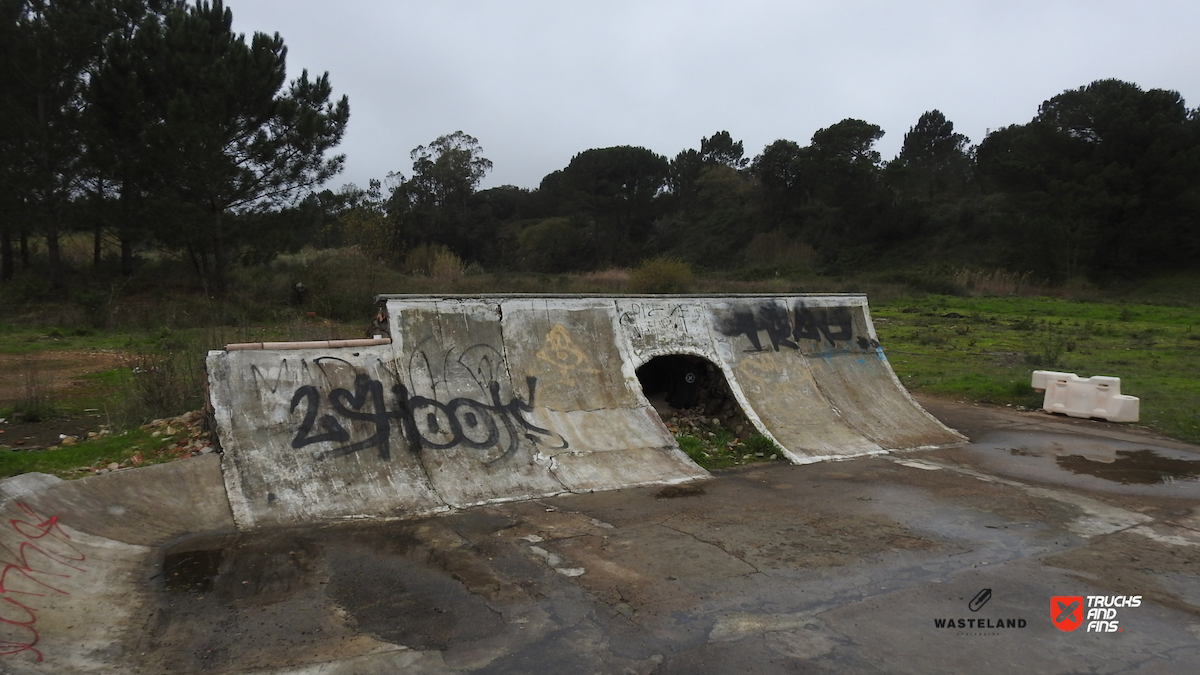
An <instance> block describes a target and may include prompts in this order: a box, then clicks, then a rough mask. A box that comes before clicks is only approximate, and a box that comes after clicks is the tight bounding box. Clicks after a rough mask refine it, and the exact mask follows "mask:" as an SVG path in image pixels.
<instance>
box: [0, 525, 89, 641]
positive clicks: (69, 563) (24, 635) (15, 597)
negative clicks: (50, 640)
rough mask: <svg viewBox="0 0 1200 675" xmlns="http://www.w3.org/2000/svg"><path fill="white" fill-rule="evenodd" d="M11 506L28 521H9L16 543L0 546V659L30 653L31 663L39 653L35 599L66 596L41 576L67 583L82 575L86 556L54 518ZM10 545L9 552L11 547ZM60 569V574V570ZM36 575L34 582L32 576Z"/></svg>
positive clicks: (1, 544)
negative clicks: (74, 574) (53, 595)
mask: <svg viewBox="0 0 1200 675" xmlns="http://www.w3.org/2000/svg"><path fill="white" fill-rule="evenodd" d="M17 507H18V508H20V509H21V510H22V511H24V512H25V514H26V515H27V516H29V518H30V520H32V521H33V522H30V521H29V520H21V519H19V518H13V519H11V520H9V521H8V524H9V527H11V528H12V530H13V531H14V532H16V534H17V538H16V540H17V543H15V544H10V543H9V542H6V541H0V551H3V553H2V554H0V565H3V569H2V570H0V656H12V655H14V654H20V653H22V652H30V653H31V654H33V655H34V657H35V658H36V659H37V661H39V662H40V661H41V660H42V653H41V651H39V650H38V649H37V647H36V645H37V643H38V641H39V639H40V635H39V634H38V631H37V629H36V628H34V624H36V623H37V611H38V610H37V608H36V607H35V606H34V605H36V604H39V603H38V602H37V600H35V598H43V597H46V596H47V595H48V594H50V593H59V594H61V595H69V593H67V592H66V591H64V590H62V589H61V588H58V587H57V586H54V585H52V584H50V583H47V581H53V580H50V579H47V577H58V578H60V579H69V578H70V577H71V574H72V572H69V571H68V570H74V571H75V572H85V571H87V570H85V569H84V568H83V567H80V566H79V563H82V562H83V561H84V560H86V556H84V554H83V553H82V552H81V551H80V550H79V549H78V548H76V547H75V546H74V545H73V544H72V543H71V537H70V536H68V535H67V533H66V532H63V530H62V527H61V526H59V524H58V516H50V517H49V518H43V517H41V516H39V515H38V514H37V513H35V512H34V510H33V509H32V508H30V507H29V505H28V504H24V503H20V502H18V503H17ZM14 546H15V548H14ZM64 568H65V569H64ZM35 574H36V575H39V576H38V577H35V576H33V575H35ZM55 583H57V582H55Z"/></svg>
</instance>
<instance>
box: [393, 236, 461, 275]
mask: <svg viewBox="0 0 1200 675" xmlns="http://www.w3.org/2000/svg"><path fill="white" fill-rule="evenodd" d="M464 267H465V266H464V265H463V261H462V258H459V257H458V256H457V255H455V254H454V252H453V251H451V250H450V249H448V248H446V247H445V246H442V245H440V244H422V245H420V246H418V247H416V248H414V249H413V250H411V251H409V252H408V254H406V255H405V256H404V271H405V272H408V273H409V274H418V275H421V276H425V277H431V278H434V279H458V278H459V277H461V276H463V273H464V272H463V270H464Z"/></svg>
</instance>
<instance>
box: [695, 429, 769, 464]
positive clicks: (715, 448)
mask: <svg viewBox="0 0 1200 675" xmlns="http://www.w3.org/2000/svg"><path fill="white" fill-rule="evenodd" d="M698 434H699V435H694V434H690V433H679V434H676V435H675V440H676V441H677V442H678V443H679V449H680V450H683V452H684V453H685V454H686V455H687V456H688V457H690V458H691V460H692V461H693V462H695V463H697V464H699V465H700V466H701V467H703V468H705V469H707V470H709V471H714V470H716V469H725V468H728V467H731V466H737V465H739V464H747V463H750V462H764V461H771V460H773V459H781V458H782V457H783V454H782V452H781V451H780V450H779V446H778V445H775V442H774V441H772V440H771V439H769V438H767V437H766V436H763V435H761V434H751V435H750V436H749V437H747V438H746V440H745V441H742V440H741V439H738V438H736V437H734V435H733V432H731V431H729V430H728V429H725V428H717V429H715V430H714V431H711V432H709V431H701V432H698Z"/></svg>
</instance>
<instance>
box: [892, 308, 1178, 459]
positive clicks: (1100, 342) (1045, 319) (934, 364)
mask: <svg viewBox="0 0 1200 675" xmlns="http://www.w3.org/2000/svg"><path fill="white" fill-rule="evenodd" d="M871 313H872V316H873V318H874V320H875V328H876V331H877V332H878V334H879V340H880V342H881V343H882V344H883V348H884V351H885V353H886V354H887V357H888V360H889V362H890V363H891V365H892V368H893V369H894V370H895V371H896V375H897V376H898V377H899V378H900V381H901V382H903V383H904V385H905V386H906V387H908V388H909V389H913V390H917V391H924V392H928V393H932V394H938V395H942V396H949V397H954V398H957V399H960V400H971V401H979V402H985V403H996V404H1001V405H1011V406H1022V407H1027V408H1040V407H1041V403H1042V395H1041V394H1037V393H1036V392H1034V391H1033V388H1032V387H1030V379H1031V375H1032V373H1033V371H1034V370H1038V369H1041V370H1057V371H1063V372H1072V373H1076V374H1078V375H1079V376H1081V377H1088V376H1091V375H1109V376H1116V377H1120V378H1121V391H1122V393H1124V394H1128V395H1131V396H1137V397H1138V398H1140V399H1141V422H1140V423H1139V424H1140V425H1141V426H1144V427H1147V428H1150V429H1153V430H1155V431H1158V432H1160V433H1163V434H1166V435H1168V436H1173V437H1176V438H1180V439H1184V440H1188V441H1191V442H1200V423H1198V422H1197V420H1200V308H1198V307H1195V306H1188V305H1165V304H1164V305H1149V304H1128V303H1120V302H1093V301H1075V300H1065V299H1061V298H1021V297H978V298H971V297H957V296H938V295H930V296H923V297H913V296H907V297H900V298H895V299H892V300H885V301H881V302H876V303H873V304H872V305H871Z"/></svg>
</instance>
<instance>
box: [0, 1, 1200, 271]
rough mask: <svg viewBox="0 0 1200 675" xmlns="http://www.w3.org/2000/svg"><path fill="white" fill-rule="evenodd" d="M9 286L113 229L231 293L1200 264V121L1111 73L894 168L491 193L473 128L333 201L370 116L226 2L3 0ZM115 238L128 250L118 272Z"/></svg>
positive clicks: (665, 176) (584, 178)
mask: <svg viewBox="0 0 1200 675" xmlns="http://www.w3.org/2000/svg"><path fill="white" fill-rule="evenodd" d="M0 8H2V11H3V17H2V25H0V30H2V31H3V34H0V58H2V59H3V60H2V61H0V91H3V92H4V95H3V97H2V98H0V101H2V102H3V103H2V108H0V174H2V175H0V279H3V280H9V279H11V278H13V275H14V272H15V271H16V270H17V269H18V268H19V267H20V268H30V267H31V266H35V267H36V265H35V262H36V261H31V260H30V249H31V248H32V246H31V242H30V240H31V239H33V240H35V241H41V242H44V244H45V251H46V254H45V263H44V270H45V271H44V278H45V281H46V283H47V284H48V285H49V286H51V287H53V288H61V287H63V285H64V284H65V276H64V264H63V261H62V260H61V252H60V251H59V242H60V240H61V238H62V237H64V236H66V235H67V234H71V233H79V232H87V233H89V234H90V235H91V236H92V237H93V241H94V243H95V245H94V259H93V267H94V269H95V270H97V274H99V273H100V272H101V271H102V270H104V269H106V268H105V265H109V267H110V268H111V270H112V273H114V274H124V275H130V274H133V272H134V271H135V269H136V267H137V265H138V264H139V256H138V254H139V252H141V251H147V250H152V249H157V250H169V251H173V252H175V253H177V254H178V255H180V256H182V257H183V258H184V259H186V260H187V261H188V262H189V264H190V266H191V267H192V268H193V269H194V271H195V273H196V276H197V278H198V279H199V280H200V281H201V282H202V283H203V285H204V287H205V288H206V289H209V290H212V291H216V292H219V291H221V290H222V289H223V287H224V286H225V284H226V283H227V275H228V271H229V269H230V266H231V265H234V264H254V263H257V262H262V261H265V260H268V259H270V257H272V256H274V255H276V254H278V253H280V252H283V251H288V250H296V249H298V248H300V247H302V246H306V245H311V246H316V247H342V246H358V247H359V248H360V249H361V250H363V251H364V252H366V253H368V254H369V255H371V256H373V257H375V258H377V259H378V260H380V261H381V262H383V263H386V264H393V265H405V264H407V265H409V266H410V267H412V266H414V265H415V264H416V263H415V262H414V261H415V260H420V259H421V256H422V255H425V256H426V257H427V256H428V254H429V252H430V251H447V252H452V253H453V254H454V255H455V256H456V257H457V259H460V260H462V261H465V262H467V263H473V264H476V265H478V266H480V267H482V268H483V269H489V270H512V271H526V272H548V273H554V272H568V271H581V270H591V269H603V268H608V267H613V266H632V265H636V264H637V263H638V262H639V261H641V260H644V259H646V258H649V257H654V256H661V255H666V256H670V257H673V258H677V259H679V260H683V261H686V262H689V263H691V264H693V265H695V266H697V267H700V268H707V269H721V270H729V269H737V270H742V271H743V272H744V273H746V274H772V273H780V272H788V271H789V270H790V269H794V268H805V269H809V270H817V271H820V272H823V273H827V274H846V273H851V272H855V271H860V270H866V269H881V268H882V269H903V268H906V267H911V266H914V265H941V266H976V267H994V268H1002V269H1009V270H1013V271H1016V272H1021V273H1024V272H1032V273H1034V274H1037V275H1038V276H1040V277H1042V278H1046V279H1050V280H1056V281H1063V280H1067V279H1071V278H1077V277H1090V278H1092V279H1095V280H1105V279H1112V278H1128V277H1135V276H1139V275H1146V274H1151V273H1158V272H1162V271H1169V270H1176V269H1196V268H1197V267H1198V264H1197V255H1198V254H1200V225H1198V223H1200V111H1198V110H1196V109H1188V108H1187V107H1186V104H1185V102H1184V100H1183V98H1182V97H1181V96H1180V95H1179V94H1178V93H1177V92H1173V91H1166V90H1161V89H1150V90H1143V89H1142V88H1140V87H1139V86H1137V85H1136V84H1133V83H1129V82H1123V81H1119V80H1100V81H1097V82H1093V83H1091V84H1089V85H1086V86H1083V87H1080V88H1079V89H1075V90H1069V91H1065V92H1063V93H1061V94H1058V95H1056V96H1054V97H1052V98H1050V99H1049V100H1047V101H1046V102H1045V103H1043V104H1042V105H1041V106H1040V108H1039V110H1038V112H1037V115H1036V116H1034V117H1033V119H1032V120H1030V121H1028V122H1026V123H1024V124H1014V125H1012V126H1008V127H1004V128H1001V129H998V130H996V131H994V132H991V133H989V134H988V135H987V136H986V137H985V138H984V139H983V140H982V141H981V142H980V143H979V144H978V145H970V144H969V141H968V139H967V138H966V137H965V136H963V135H961V134H959V133H956V132H955V131H954V125H953V123H952V122H951V121H950V120H948V119H946V117H945V116H944V115H943V114H942V113H941V112H939V111H937V110H931V111H928V112H926V113H925V114H923V115H921V116H920V118H919V119H918V120H916V121H915V123H914V125H913V126H912V127H911V128H910V129H909V131H908V132H907V133H906V134H905V136H904V140H903V144H902V147H901V150H900V152H899V154H898V155H897V156H896V157H895V158H893V159H891V160H884V159H883V158H882V157H881V156H880V153H879V152H878V150H877V149H876V148H875V145H876V143H877V142H878V141H879V139H880V138H881V137H882V136H883V133H884V132H883V130H882V129H881V128H880V127H879V126H877V125H874V124H871V123H869V122H867V121H863V120H858V119H845V120H842V121H840V122H837V123H835V124H832V125H831V126H828V127H825V128H823V129H820V130H818V131H817V132H816V133H814V134H813V135H812V137H811V139H809V140H808V141H807V143H805V144H802V143H800V142H797V141H793V140H787V139H780V140H777V141H775V142H773V143H771V144H769V145H767V146H766V147H765V148H763V149H762V151H761V152H760V153H758V154H757V155H754V156H749V155H747V154H746V152H745V149H744V146H743V143H742V142H741V141H739V140H735V139H734V137H733V136H732V135H731V134H730V133H729V132H728V131H724V130H722V131H717V132H715V133H713V134H712V135H711V136H708V137H704V138H701V139H700V141H699V144H698V147H697V148H688V149H684V150H682V151H680V152H678V153H677V154H676V155H675V156H674V157H673V158H668V157H666V156H662V155H659V154H657V153H655V152H654V151H652V150H650V149H647V148H643V147H634V146H618V147H611V148H594V149H588V150H584V151H582V152H579V153H578V154H576V155H575V156H574V157H572V158H571V159H570V161H569V162H568V163H567V164H566V166H564V167H563V168H562V169H560V170H557V171H554V172H551V173H550V174H548V175H547V176H545V177H544V178H543V179H542V180H541V182H540V183H539V185H538V186H537V187H536V188H521V187H516V186H502V187H497V188H491V189H486V190H480V189H479V186H480V184H481V182H482V180H483V179H484V177H485V176H486V175H487V173H488V171H490V170H491V168H492V162H491V161H490V160H488V159H487V158H486V157H484V152H483V148H482V146H481V144H480V142H479V140H478V139H476V138H474V137H472V136H470V135H469V134H467V133H464V132H462V131H457V132H454V133H450V134H447V135H444V136H441V137H439V138H437V139H434V140H433V141H431V142H430V143H429V144H428V145H422V146H419V147H417V148H415V149H413V151H412V153H411V155H410V158H409V159H410V161H411V168H410V169H409V173H408V174H407V175H406V174H404V173H401V172H394V173H391V174H389V175H388V176H386V177H384V178H382V179H378V180H372V181H370V183H369V184H368V185H367V186H366V187H365V188H362V187H359V186H356V185H352V184H351V185H345V186H343V187H342V188H341V189H339V190H336V191H335V190H331V189H326V188H322V185H323V184H324V183H326V182H328V181H329V179H330V178H332V177H333V176H335V175H336V174H337V173H338V172H339V171H340V170H341V168H342V164H343V162H344V158H343V156H341V155H335V154H332V151H333V150H334V149H335V148H336V146H337V144H338V143H339V142H340V140H341V138H342V136H343V134H344V132H345V129H346V125H347V123H348V120H349V104H348V102H347V100H346V98H345V97H342V98H341V99H336V100H335V99H334V97H333V93H332V87H331V85H330V82H329V78H328V75H327V74H326V75H322V76H321V77H317V78H310V77H309V75H308V73H307V72H305V73H301V75H300V76H299V77H297V78H294V79H292V80H290V81H289V80H287V75H286V68H285V66H286V54H287V49H286V47H285V46H284V44H283V40H282V38H281V37H280V36H279V35H278V34H276V35H266V34H263V33H257V34H255V35H253V36H251V37H250V38H249V39H247V38H246V37H245V36H243V35H240V34H237V33H235V32H234V31H233V27H232V20H233V17H232V13H231V11H230V10H229V8H227V7H226V6H225V5H224V4H223V3H222V2H221V1H220V0H214V1H213V2H211V3H209V2H200V3H198V4H190V5H189V4H187V3H185V2H180V1H171V0H54V2H50V1H49V0H0ZM103 240H112V241H116V242H118V243H119V247H118V248H119V251H120V253H119V256H117V257H116V258H115V259H114V260H111V261H106V260H102V246H101V242H102V241H103Z"/></svg>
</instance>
